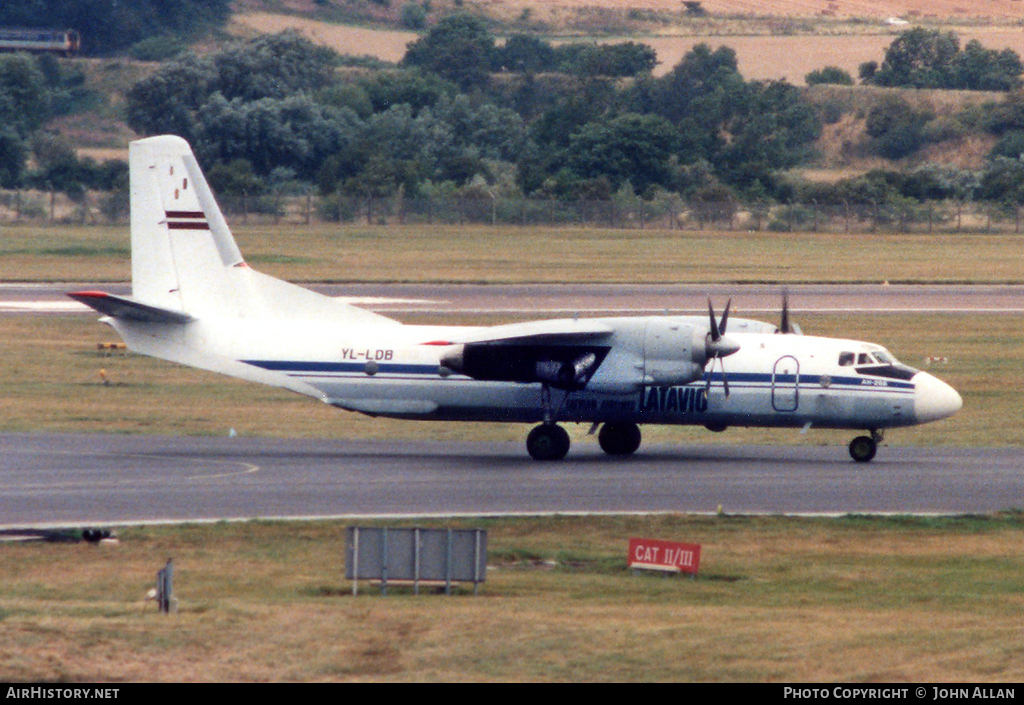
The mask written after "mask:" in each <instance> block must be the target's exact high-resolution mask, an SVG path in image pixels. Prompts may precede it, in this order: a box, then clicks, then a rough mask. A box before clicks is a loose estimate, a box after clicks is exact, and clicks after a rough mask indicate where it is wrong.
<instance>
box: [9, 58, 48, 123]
mask: <svg viewBox="0 0 1024 705" xmlns="http://www.w3.org/2000/svg"><path fill="white" fill-rule="evenodd" d="M48 108H49V105H48V92H47V89H46V78H45V77H44V76H43V73H42V72H41V71H40V70H39V67H38V65H37V64H36V62H35V61H33V60H32V58H31V57H30V56H28V54H7V55H0V125H2V126H4V127H7V128H10V129H12V130H13V131H14V132H16V133H17V134H18V135H20V136H21V137H26V136H27V135H28V134H29V133H31V132H32V131H33V130H35V129H36V128H38V127H39V126H40V125H42V124H43V122H44V121H45V120H46V119H47V118H48V117H49V110H48Z"/></svg>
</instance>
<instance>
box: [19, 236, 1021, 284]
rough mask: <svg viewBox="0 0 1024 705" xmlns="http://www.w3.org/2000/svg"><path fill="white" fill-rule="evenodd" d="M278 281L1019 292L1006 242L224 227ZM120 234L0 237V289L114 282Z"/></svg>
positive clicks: (1015, 248) (122, 261)
mask: <svg viewBox="0 0 1024 705" xmlns="http://www.w3.org/2000/svg"><path fill="white" fill-rule="evenodd" d="M233 230H234V232H235V236H236V238H237V240H238V244H239V247H240V248H241V250H242V252H243V254H244V255H245V256H246V259H247V260H248V262H249V263H250V264H251V265H252V266H253V267H255V268H256V269H259V270H261V271H263V272H266V273H267V274H271V275H273V276H276V277H280V278H282V279H288V280H290V281H306V282H311V281H335V282H484V283H492V284H497V283H520V282H564V283H575V282H606V283H609V282H619V283H633V282H635V283H659V282H661V283H721V282H735V283H761V282H777V283H799V282H874V283H878V282H883V281H888V282H891V283H897V282H908V283H930V282H940V283H963V282H971V283H990V284H991V283H1021V282H1024V255H1022V254H1021V252H1022V250H1021V243H1022V238H1021V236H1020V235H1014V234H1012V233H972V234H931V235H929V234H885V233H871V234H868V233H849V234H846V233H772V232H720V231H712V230H705V231H699V230H612V229H599V228H573V227H528V228H520V227H513V226H498V227H489V226H458V225H407V226H399V225H392V226H365V225H336V224H314V225H310V226H300V225H281V226H280V227H275V226H272V225H268V226H244V225H237V224H236V225H235V226H234V227H233ZM129 255H130V251H129V243H128V232H127V228H126V227H106V226H87V227H75V226H37V225H12V226H7V227H4V228H2V229H0V280H3V281H127V280H128V279H129V278H130V276H131V270H130V264H129Z"/></svg>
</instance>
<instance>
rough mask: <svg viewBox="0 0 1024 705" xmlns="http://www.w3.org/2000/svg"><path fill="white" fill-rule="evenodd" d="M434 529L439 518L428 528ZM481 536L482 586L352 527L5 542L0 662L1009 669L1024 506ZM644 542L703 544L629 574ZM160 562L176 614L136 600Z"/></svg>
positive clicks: (258, 667) (363, 669)
mask: <svg viewBox="0 0 1024 705" xmlns="http://www.w3.org/2000/svg"><path fill="white" fill-rule="evenodd" d="M428 524H429V523H428ZM430 525H440V526H474V527H482V528H486V529H487V530H488V543H489V555H488V557H489V561H488V563H489V570H488V575H487V582H486V583H485V584H484V586H483V587H482V588H481V592H480V594H479V595H478V596H476V597H474V596H472V594H471V593H469V592H467V591H465V590H464V589H463V590H461V591H459V592H458V593H457V594H455V595H453V596H450V597H449V596H444V595H425V594H424V595H420V596H418V597H417V596H412V595H410V594H408V593H406V594H402V592H401V591H400V590H396V589H394V588H393V589H392V590H391V591H390V592H391V594H390V595H389V596H388V597H381V596H379V595H378V594H377V593H376V591H371V590H369V589H368V588H366V587H364V588H363V589H362V590H361V591H360V595H359V596H358V597H352V596H351V587H350V583H348V582H347V581H345V580H344V525H343V524H340V523H327V522H314V523H284V522H250V523H244V524H218V525H212V526H183V527H174V528H170V527H165V528H134V529H126V530H123V531H122V532H121V534H120V539H121V541H120V544H119V545H116V546H99V547H96V546H90V545H85V544H76V543H63V544H38V543H37V544H0V575H2V576H3V578H4V580H3V584H4V590H3V594H2V595H0V680H2V681H5V682H10V681H61V682H75V681H90V682H96V681H103V682H108V681H114V682H116V681H175V682H185V681H271V680H273V681H320V680H323V681H340V680H344V681H382V680H383V681H413V680H414V681H493V680H501V681H509V680H511V681H525V680H531V681H655V680H659V681H660V680H678V681H779V682H793V681H800V682H803V681H825V682H829V681H832V682H839V681H842V682H854V683H856V682H879V681H882V682H894V681H902V682H929V681H939V682H963V681H966V682H972V681H978V682H1000V681H1002V682H1013V681H1019V680H1020V679H1021V678H1024V661H1022V659H1021V658H1020V655H1021V653H1022V651H1024V635H1022V632H1021V630H1020V628H1019V615H1020V610H1021V608H1022V606H1024V600H1022V598H1021V578H1020V576H1021V575H1022V573H1024V557H1022V555H1021V552H1020V544H1021V539H1022V538H1024V533H1022V529H1024V519H1022V515H1021V514H1020V513H1018V512H1010V513H1006V514H1003V515H999V516H992V517H962V518H935V519H912V518H889V519H886V518H863V517H861V518H858V517H849V518H845V519H833V520H827V519H787V518H780V517H776V518H749V517H748V518H744V517H728V516H724V517H706V518H704V517H680V516H654V517H607V518H570V517H552V518H538V519H496V520H483V519H478V520H474V521H472V522H471V523H467V522H463V521H454V522H446V523H444V524H437V523H433V524H430ZM631 536H649V537H660V538H665V539H672V540H682V541H688V542H695V543H700V544H702V546H703V552H702V565H701V577H700V579H698V580H696V581H693V580H688V579H684V578H671V579H670V578H663V577H660V576H654V575H632V574H631V573H630V572H629V571H628V570H627V569H626V567H625V554H626V547H627V544H628V539H629V537H631ZM168 557H173V558H174V561H175V583H174V585H175V594H176V596H177V597H178V600H179V602H178V613H177V614H172V615H160V614H158V613H156V612H155V610H154V606H153V603H149V604H148V605H146V604H145V603H144V602H143V599H142V598H143V596H144V595H145V593H146V591H147V590H148V589H149V588H150V587H151V586H152V584H153V580H154V575H155V572H156V570H157V569H158V568H161V567H163V565H164V563H165V561H166V560H167V558H168Z"/></svg>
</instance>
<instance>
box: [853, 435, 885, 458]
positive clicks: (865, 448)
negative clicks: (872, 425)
mask: <svg viewBox="0 0 1024 705" xmlns="http://www.w3.org/2000/svg"><path fill="white" fill-rule="evenodd" d="M881 442H882V432H881V431H879V430H877V429H871V435H870V436H857V437H856V438H854V439H853V440H852V441H850V457H851V458H853V459H854V460H856V461H857V462H858V463H869V462H871V460H872V459H873V458H874V457H875V453H877V452H878V444H879V443H881Z"/></svg>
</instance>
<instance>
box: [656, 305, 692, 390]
mask: <svg viewBox="0 0 1024 705" xmlns="http://www.w3.org/2000/svg"><path fill="white" fill-rule="evenodd" d="M706 361H707V360H706V355H705V345H704V330H703V329H701V328H697V327H695V326H693V325H692V324H690V323H687V322H683V321H680V320H676V319H671V318H652V319H649V321H648V323H647V332H646V335H645V339H644V382H645V383H646V384H649V385H655V386H659V387H670V386H675V385H679V384H689V383H690V382H694V381H696V380H698V379H700V378H701V377H702V376H703V374H704V365H705V363H706Z"/></svg>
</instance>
